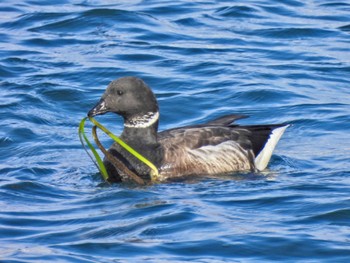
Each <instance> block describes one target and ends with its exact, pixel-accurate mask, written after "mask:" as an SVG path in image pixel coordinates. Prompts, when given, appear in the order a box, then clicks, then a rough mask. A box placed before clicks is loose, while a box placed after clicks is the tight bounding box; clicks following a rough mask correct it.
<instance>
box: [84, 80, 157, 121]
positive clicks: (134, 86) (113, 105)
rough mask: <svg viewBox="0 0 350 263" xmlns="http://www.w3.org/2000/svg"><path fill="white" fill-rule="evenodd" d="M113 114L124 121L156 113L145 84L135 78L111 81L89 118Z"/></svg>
mask: <svg viewBox="0 0 350 263" xmlns="http://www.w3.org/2000/svg"><path fill="white" fill-rule="evenodd" d="M107 112H114V113H117V114H119V115H121V116H123V117H124V119H125V120H128V119H132V118H135V117H139V116H144V115H147V114H150V113H158V104H157V100H156V98H155V96H154V94H153V92H152V91H151V89H150V88H149V87H148V86H147V84H146V83H145V82H143V81H142V80H141V79H139V78H136V77H123V78H120V79H117V80H114V81H112V82H111V83H110V84H109V85H108V87H107V89H106V91H105V93H104V94H103V95H102V97H101V99H100V101H99V102H98V103H97V105H96V106H95V107H93V108H92V109H91V110H90V111H89V113H88V116H89V117H93V116H96V115H101V114H105V113H107Z"/></svg>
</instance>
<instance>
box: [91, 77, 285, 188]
mask: <svg viewBox="0 0 350 263" xmlns="http://www.w3.org/2000/svg"><path fill="white" fill-rule="evenodd" d="M108 112H112V113H116V114H118V115H120V116H122V118H123V120H124V127H123V131H122V133H121V136H120V138H121V139H122V140H123V141H124V142H125V143H127V144H128V145H130V146H131V147H132V148H134V149H135V150H136V151H137V152H139V153H140V154H142V155H143V156H144V157H145V158H147V159H148V160H149V161H151V162H152V163H153V164H154V165H155V166H156V168H157V169H158V172H159V175H158V177H159V178H158V179H159V180H160V181H168V180H172V179H178V178H186V177H187V178H188V177H191V176H201V175H221V174H228V173H233V172H244V171H250V172H258V171H262V170H264V169H265V168H266V167H267V165H268V163H269V161H270V158H271V156H272V153H273V150H274V149H275V147H276V145H277V143H278V141H279V140H280V138H281V136H282V135H283V133H284V132H285V130H286V128H287V127H288V126H289V125H286V124H271V125H243V126H241V125H238V124H236V123H235V121H237V120H239V119H242V118H247V116H245V115H239V114H230V115H225V116H222V117H219V118H217V119H214V120H211V121H208V122H206V123H204V124H197V125H190V126H184V127H178V128H172V129H169V130H164V131H160V132H158V123H159V107H158V103H157V99H156V97H155V95H154V93H153V92H152V90H151V89H150V88H149V87H148V85H147V84H146V83H145V82H144V81H143V80H142V79H140V78H137V77H122V78H119V79H117V80H114V81H112V82H111V83H110V84H109V85H108V87H107V89H106V91H105V92H104V94H103V95H102V97H101V99H100V100H99V102H98V103H97V104H96V105H95V106H94V107H93V108H92V109H91V110H90V111H89V112H88V117H94V116H97V115H102V114H105V113H108ZM108 152H110V153H111V154H112V155H113V156H115V157H116V158H118V159H119V160H120V161H121V162H123V163H124V164H125V165H126V166H127V167H128V168H129V169H130V170H131V171H133V172H134V173H136V174H137V175H138V176H140V177H141V178H143V179H144V180H150V168H149V167H148V166H147V165H145V164H144V163H142V162H140V161H139V160H138V159H137V158H135V157H134V156H133V155H132V154H130V153H129V152H128V151H126V150H125V149H124V148H123V147H121V146H120V145H119V144H117V143H113V144H112V145H111V147H110V148H109V149H108ZM104 164H105V166H106V169H107V172H108V175H109V177H110V179H109V180H110V181H112V182H121V181H122V178H123V176H122V171H121V170H119V169H118V167H115V166H114V165H113V164H112V163H111V162H110V161H109V160H108V159H107V158H105V159H104Z"/></svg>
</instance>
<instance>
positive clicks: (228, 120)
mask: <svg viewBox="0 0 350 263" xmlns="http://www.w3.org/2000/svg"><path fill="white" fill-rule="evenodd" d="M245 118H248V116H247V115H239V114H230V115H225V116H222V117H219V118H217V119H214V120H211V121H208V122H207V123H205V125H214V126H215V125H218V126H227V125H229V124H232V123H233V122H235V121H236V120H240V119H245Z"/></svg>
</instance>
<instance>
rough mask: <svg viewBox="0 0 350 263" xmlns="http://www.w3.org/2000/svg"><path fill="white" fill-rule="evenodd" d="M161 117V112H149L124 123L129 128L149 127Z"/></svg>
mask: <svg viewBox="0 0 350 263" xmlns="http://www.w3.org/2000/svg"><path fill="white" fill-rule="evenodd" d="M158 119H159V112H158V111H157V112H148V113H147V114H145V115H142V116H137V117H135V118H133V119H131V120H128V122H125V123H124V126H125V127H128V128H147V127H149V126H151V125H152V124H154V123H155V122H156V121H157V120H158Z"/></svg>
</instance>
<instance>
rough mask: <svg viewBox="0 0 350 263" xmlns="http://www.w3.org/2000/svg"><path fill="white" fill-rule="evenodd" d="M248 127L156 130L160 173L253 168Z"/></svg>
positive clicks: (217, 171) (189, 172)
mask: <svg viewBox="0 0 350 263" xmlns="http://www.w3.org/2000/svg"><path fill="white" fill-rule="evenodd" d="M248 136H249V131H248V130H244V129H240V128H238V127H237V128H232V127H223V126H207V127H203V126H201V127H193V128H188V127H186V128H179V129H173V130H168V131H164V132H161V133H159V135H158V140H159V143H160V144H161V145H162V147H163V149H164V159H163V164H162V166H161V174H162V175H163V176H164V177H167V176H172V177H173V176H176V175H181V176H183V175H191V174H196V175H199V174H220V173H227V172H232V171H242V170H249V169H253V168H254V156H253V153H252V147H251V143H250V141H249V139H248Z"/></svg>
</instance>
